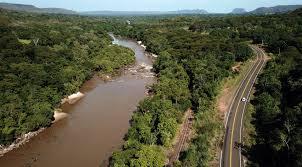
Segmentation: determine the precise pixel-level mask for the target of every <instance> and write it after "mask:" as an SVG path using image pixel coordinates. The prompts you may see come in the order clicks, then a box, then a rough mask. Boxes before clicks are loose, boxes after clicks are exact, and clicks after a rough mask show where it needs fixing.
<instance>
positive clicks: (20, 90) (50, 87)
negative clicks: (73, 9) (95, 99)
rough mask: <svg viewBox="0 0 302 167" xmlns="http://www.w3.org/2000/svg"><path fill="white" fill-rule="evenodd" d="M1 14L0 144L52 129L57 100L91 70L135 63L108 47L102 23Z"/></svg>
mask: <svg viewBox="0 0 302 167" xmlns="http://www.w3.org/2000/svg"><path fill="white" fill-rule="evenodd" d="M0 13H1V15H0V34H1V35H0V48H1V51H0V92H1V93H0V145H6V144H10V143H11V142H12V141H13V140H15V139H16V138H17V137H19V136H20V135H22V134H25V133H27V132H30V131H35V130H37V129H39V128H41V127H47V126H50V125H51V122H52V120H53V119H54V118H53V111H54V109H55V108H56V107H59V105H60V102H61V99H62V98H64V97H65V96H66V95H70V94H72V93H75V92H76V91H78V90H79V88H80V86H81V85H82V84H83V82H84V81H85V80H87V79H89V78H90V77H91V76H92V75H94V73H95V71H99V72H101V73H113V72H115V71H117V70H118V69H120V68H122V67H124V66H126V65H129V64H131V63H133V62H134V53H133V52H132V51H131V50H130V49H127V48H123V47H119V46H115V45H111V38H110V36H109V35H108V34H107V32H106V31H105V30H104V29H105V28H106V20H103V19H96V18H91V17H90V18H88V17H80V16H65V15H46V14H40V15H38V14H29V13H17V12H8V11H4V10H0Z"/></svg>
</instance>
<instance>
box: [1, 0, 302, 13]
mask: <svg viewBox="0 0 302 167" xmlns="http://www.w3.org/2000/svg"><path fill="white" fill-rule="evenodd" d="M0 2H8V3H22V4H32V5H35V6H37V7H59V8H66V9H72V10H76V11H92V10H119V11H129V10H131V11H170V10H180V9H205V10H207V11H209V12H230V11H231V10H232V9H233V8H245V9H246V10H253V9H255V8H257V7H261V6H265V7H269V6H275V5H289V4H292V5H293V4H302V0H0Z"/></svg>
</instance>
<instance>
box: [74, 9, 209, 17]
mask: <svg viewBox="0 0 302 167" xmlns="http://www.w3.org/2000/svg"><path fill="white" fill-rule="evenodd" d="M80 14H82V15H96V16H132V15H137V16H139V15H168V14H175V15H177V14H208V12H207V11H206V10H203V9H195V10H179V11H166V12H163V11H88V12H81V13H80Z"/></svg>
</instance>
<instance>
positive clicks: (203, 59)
mask: <svg viewBox="0 0 302 167" xmlns="http://www.w3.org/2000/svg"><path fill="white" fill-rule="evenodd" d="M300 13H301V12H299V11H296V12H295V13H292V14H282V15H268V16H224V17H214V16H213V17H206V16H203V17H198V16H191V17H189V16H187V17H168V16H162V17H140V18H131V19H133V20H131V21H132V25H126V23H124V22H120V21H121V20H123V19H121V18H120V19H117V22H115V23H114V24H115V29H114V30H113V31H115V33H117V34H121V35H123V36H127V37H130V38H134V39H137V40H139V41H143V43H144V44H145V45H147V51H150V52H152V53H156V54H158V55H159V58H158V59H157V61H156V63H155V64H154V67H155V72H156V73H157V74H158V76H159V81H158V83H157V84H155V85H154V86H153V92H154V94H153V96H152V97H150V98H148V99H147V100H145V101H143V102H141V104H140V106H139V107H138V110H137V111H136V112H135V114H134V116H133V119H132V122H131V128H130V130H129V132H128V134H127V135H126V142H125V144H124V146H123V149H122V151H118V152H116V153H114V154H113V157H112V159H111V166H135V165H134V164H133V163H132V162H133V161H137V159H138V156H137V155H138V153H139V152H141V150H142V149H143V148H145V147H146V146H159V147H162V148H163V149H166V148H168V147H170V146H171V141H172V138H173V137H174V135H175V131H176V129H177V126H178V125H177V123H179V120H181V119H180V118H181V117H182V116H183V114H182V113H183V112H184V111H185V110H186V107H191V108H192V109H193V110H194V112H195V117H196V120H195V125H194V127H195V131H196V132H197V134H196V136H195V137H194V139H193V140H192V142H191V146H190V147H189V149H188V150H186V151H185V152H183V153H182V154H181V157H180V162H177V163H178V164H177V165H178V166H209V165H210V162H212V161H213V158H214V157H213V154H215V150H214V149H215V148H213V147H215V142H216V141H217V140H218V139H217V137H219V133H220V130H221V126H222V124H221V123H219V120H217V115H216V113H215V109H214V101H215V99H216V97H217V95H218V92H219V91H220V85H221V82H223V81H224V79H225V78H226V77H228V76H230V75H235V74H232V72H231V69H230V68H231V66H232V65H234V64H235V62H236V61H246V60H248V59H249V58H250V56H251V53H252V52H251V49H250V48H249V47H248V45H247V41H252V42H253V43H258V44H261V43H263V44H265V46H267V49H268V50H269V51H270V52H272V53H274V54H279V52H280V55H278V56H276V58H274V60H273V61H271V62H270V63H269V65H268V67H267V68H266V70H265V71H266V72H264V74H263V75H262V77H261V78H260V82H259V84H258V86H257V92H258V93H257V95H256V100H255V101H254V103H255V105H256V106H255V109H256V114H255V115H254V118H255V121H254V123H255V131H256V133H257V135H256V139H251V140H253V141H255V143H256V145H255V146H253V147H252V149H248V148H247V149H245V150H246V151H247V152H246V153H247V156H248V158H249V159H250V160H251V161H252V162H251V163H252V164H253V165H257V164H258V165H260V166H291V165H293V166H300V165H301V164H300V163H299V161H298V160H299V158H300V154H299V152H300V151H301V149H299V148H300V144H299V143H300V142H299V141H300V140H299V137H301V136H300V131H299V127H300V123H299V116H300V115H299V112H300V110H301V107H300V108H299V106H301V104H300V103H301V98H300V95H301V88H300V87H301V83H300V82H301V81H300V80H301V79H300V78H299V76H300V73H299V70H301V69H300V65H298V64H299V63H300V64H301V62H300V59H301V53H300V52H301V46H302V43H301V42H302V40H301V39H302V38H301V32H302V31H301V30H302V27H301V25H302V23H301V20H302V19H301V14H300ZM188 27H189V28H188ZM283 55H286V56H283ZM270 68H271V70H268V69H270ZM176 69H177V70H176ZM180 74H181V75H180ZM269 82H272V84H269ZM259 85H261V87H260V86H259ZM258 89H259V90H258ZM261 91H263V92H265V93H264V94H263V95H261V94H262V93H260V92H261ZM259 95H261V96H259ZM258 96H259V97H258ZM181 99H183V100H181ZM185 99H186V100H187V101H185ZM282 99H284V102H283V100H282ZM188 100H189V101H188ZM283 103H284V104H283ZM282 110H284V111H286V112H282ZM264 113H266V114H265V115H263V114H264ZM161 115H168V116H167V117H164V119H162V118H163V117H161ZM271 116H272V117H271ZM270 117H271V118H270ZM268 118H269V119H268ZM261 119H263V120H261ZM267 119H268V120H267ZM262 121H264V123H263V122H262ZM292 122H293V124H292ZM265 125H267V127H266V126H265ZM273 127H274V128H273ZM272 128H273V129H272ZM163 129H165V130H163ZM251 129H253V128H251ZM276 129H278V130H276ZM291 142H292V145H287V144H291ZM276 143H277V145H270V144H276ZM260 146H261V147H260ZM263 146H266V147H263ZM268 146H269V147H268ZM287 146H289V147H287ZM258 148H260V149H259V150H258ZM266 148H268V149H267V150H266V151H264V150H265V149H266ZM288 150H290V152H289V151H288ZM271 151H275V152H276V154H275V153H274V154H271ZM294 151H296V152H295V154H294ZM285 153H286V154H285ZM264 154H265V155H266V156H264ZM162 155H163V150H161V149H159V150H158V156H162ZM257 155H258V156H257ZM284 155H287V156H288V158H287V160H286V161H283V162H281V161H282V158H284V157H283V156H284ZM254 156H256V158H255V157H254ZM267 157H269V159H265V158H267ZM300 159H301V158H300ZM262 160H263V161H262ZM270 160H271V161H270ZM274 160H280V161H274ZM268 161H270V162H272V163H267V162H268ZM273 162H274V163H273ZM278 163H279V164H278ZM141 164H142V163H141ZM152 165H154V163H152V164H147V165H146V166H152Z"/></svg>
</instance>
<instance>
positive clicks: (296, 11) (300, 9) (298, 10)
mask: <svg viewBox="0 0 302 167" xmlns="http://www.w3.org/2000/svg"><path fill="white" fill-rule="evenodd" d="M290 14H291V15H299V16H302V8H299V9H297V10H295V11H293V12H291V13H290Z"/></svg>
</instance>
